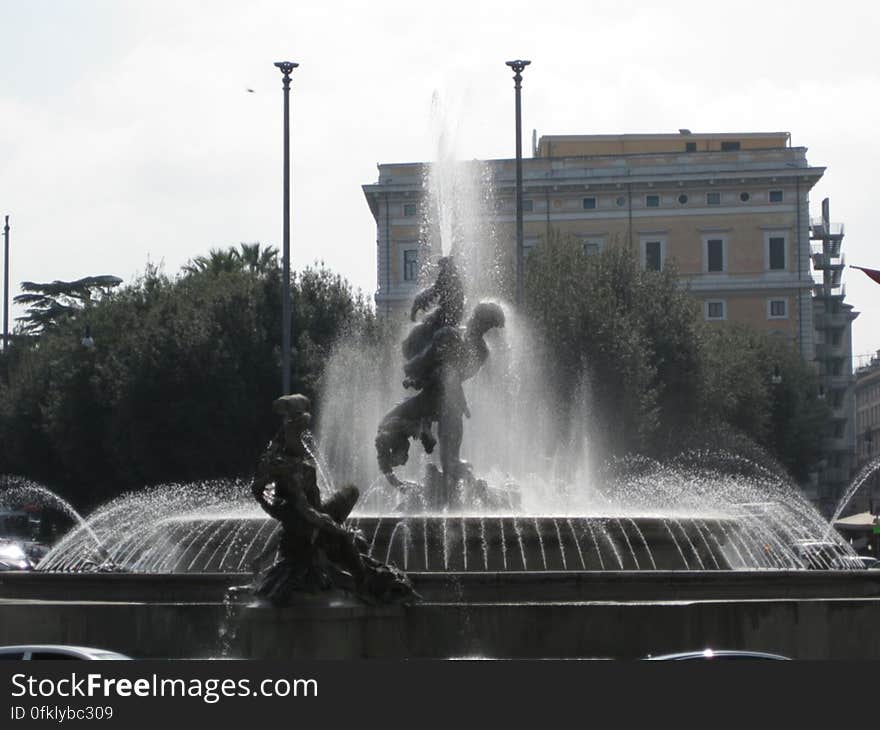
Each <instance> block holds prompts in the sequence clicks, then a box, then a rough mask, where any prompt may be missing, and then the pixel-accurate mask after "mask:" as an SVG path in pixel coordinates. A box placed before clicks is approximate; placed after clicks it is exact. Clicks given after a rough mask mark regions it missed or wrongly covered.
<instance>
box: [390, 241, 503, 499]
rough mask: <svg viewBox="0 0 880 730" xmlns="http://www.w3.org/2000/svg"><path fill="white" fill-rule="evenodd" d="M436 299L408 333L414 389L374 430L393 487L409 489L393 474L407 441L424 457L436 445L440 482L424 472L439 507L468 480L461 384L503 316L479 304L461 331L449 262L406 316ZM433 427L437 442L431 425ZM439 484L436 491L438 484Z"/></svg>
mask: <svg viewBox="0 0 880 730" xmlns="http://www.w3.org/2000/svg"><path fill="white" fill-rule="evenodd" d="M435 299H436V300H437V302H438V303H437V307H436V308H435V309H434V310H432V311H431V312H430V313H429V314H428V315H427V316H426V317H425V319H424V320H423V321H422V322H420V323H419V324H417V325H416V326H415V327H413V329H412V331H411V332H410V334H409V335H408V336H407V338H406V339H405V340H404V342H403V354H404V357H405V358H406V361H407V362H406V364H405V365H404V375H405V379H404V381H403V385H404V387H406V388H412V389H415V390H418V391H419V392H418V393H417V394H416V395H413V396H411V397H410V398H407V399H406V400H405V401H403V402H402V403H400V404H399V405H397V406H395V407H394V408H393V409H392V410H391V411H389V412H388V413H387V414H386V415H385V417H384V418H383V419H382V421H381V423H380V424H379V428H378V432H377V435H376V455H377V460H378V463H379V469H380V471H381V472H382V473H383V474H384V475H385V477H386V478H387V480H388V481H389V482H390V483H391V484H393V485H395V486H398V487H403V486H406V485H405V484H404V483H403V482H401V480H400V479H399V478H398V477H397V476H396V475H395V474H394V467H396V466H402V465H404V464H406V462H407V461H408V459H409V442H410V440H412V439H416V438H418V439H419V440H420V441H421V443H422V446H423V448H424V449H425V452H426V453H429V454H430V453H432V452H433V450H434V446H435V445H436V444H437V443H438V442H439V445H440V465H441V468H442V477H443V478H442V480H438V479H437V475H436V473H435V472H436V470H433V471H431V470H429V475H428V477H429V478H428V482H430V483H429V484H427V485H426V486H427V487H428V488H429V489H430V490H431V491H432V492H435V494H434V495H433V498H432V499H431V500H430V501H431V502H433V503H435V504H436V505H437V506H442V505H443V504H444V503H445V504H448V503H449V502H450V501H451V499H452V492H453V489H452V487H453V486H454V483H455V482H456V481H457V480H459V479H468V480H470V481H473V478H472V475H471V473H470V469H469V467H468V466H467V464H465V463H464V462H462V461H461V458H460V454H461V442H462V436H463V418H465V417H470V410H469V409H468V404H467V399H466V398H465V393H464V388H463V387H462V386H463V383H464V382H465V381H466V380H469V379H470V378H472V377H474V376H475V375H476V374H477V372H478V371H479V370H480V368H481V367H482V366H483V363H485V361H486V359H487V357H488V356H489V348H488V347H487V346H486V342H485V340H484V339H483V338H484V336H485V334H486V333H487V332H488V331H489V330H490V329H492V328H494V327H503V326H504V311H503V310H502V309H501V307H500V306H498V305H497V304H493V303H488V302H482V303H480V304H478V305H477V306H476V307H475V308H474V311H473V312H472V314H471V316H470V317H469V318H468V321H467V324H466V325H465V327H463V328H462V327H460V326H459V323H460V320H461V316H462V313H463V311H464V288H463V286H462V283H461V279H460V278H459V275H458V271H457V269H456V267H455V263H454V262H453V260H452V258H451V257H444V258H442V259H440V262H439V272H438V274H437V280H436V281H435V283H434V285H433V286H431V287H429V288H428V289H425V290H424V291H422V292H420V293H419V294H418V295H417V296H416V298H415V301H414V302H413V306H412V311H411V317H415V315H416V313H417V312H418V311H420V310H422V309H425V308H426V307H427V306H428V305H429V304H430V303H431V302H432V301H434V300H435ZM435 423H436V424H437V437H436V438H435V437H434V435H433V425H434V424H435ZM438 481H439V482H441V483H442V485H443V486H442V488H441V489H440V491H441V492H442V494H439V495H438V494H436V492H437V491H438V487H437V483H438Z"/></svg>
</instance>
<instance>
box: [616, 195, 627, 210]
mask: <svg viewBox="0 0 880 730" xmlns="http://www.w3.org/2000/svg"><path fill="white" fill-rule="evenodd" d="M615 202H616V203H617V207H618V208H622V207H623V206H624V205H626V198H624V197H623V196H622V195H618V196H617V200H616V201H615Z"/></svg>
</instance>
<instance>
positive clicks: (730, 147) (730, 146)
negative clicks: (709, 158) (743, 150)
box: [721, 142, 739, 152]
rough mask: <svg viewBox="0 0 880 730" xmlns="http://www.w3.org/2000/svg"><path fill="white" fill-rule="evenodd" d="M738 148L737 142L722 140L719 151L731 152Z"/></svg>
mask: <svg viewBox="0 0 880 730" xmlns="http://www.w3.org/2000/svg"><path fill="white" fill-rule="evenodd" d="M738 149H739V142H722V143H721V151H722V152H733V151H735V150H738Z"/></svg>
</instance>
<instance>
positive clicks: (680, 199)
mask: <svg viewBox="0 0 880 730" xmlns="http://www.w3.org/2000/svg"><path fill="white" fill-rule="evenodd" d="M687 202H688V196H687V195H686V194H685V193H682V194H681V195H679V196H678V204H679V205H687Z"/></svg>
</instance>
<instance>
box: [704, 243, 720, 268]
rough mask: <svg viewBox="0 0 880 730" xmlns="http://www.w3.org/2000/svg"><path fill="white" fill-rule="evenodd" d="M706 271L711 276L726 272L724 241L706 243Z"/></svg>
mask: <svg viewBox="0 0 880 730" xmlns="http://www.w3.org/2000/svg"><path fill="white" fill-rule="evenodd" d="M706 271H707V272H709V273H710V274H711V273H715V272H719V271H724V240H723V239H721V238H710V239H708V240H707V241H706Z"/></svg>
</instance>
